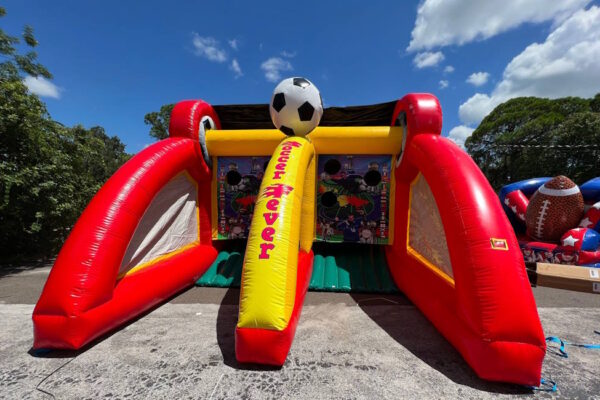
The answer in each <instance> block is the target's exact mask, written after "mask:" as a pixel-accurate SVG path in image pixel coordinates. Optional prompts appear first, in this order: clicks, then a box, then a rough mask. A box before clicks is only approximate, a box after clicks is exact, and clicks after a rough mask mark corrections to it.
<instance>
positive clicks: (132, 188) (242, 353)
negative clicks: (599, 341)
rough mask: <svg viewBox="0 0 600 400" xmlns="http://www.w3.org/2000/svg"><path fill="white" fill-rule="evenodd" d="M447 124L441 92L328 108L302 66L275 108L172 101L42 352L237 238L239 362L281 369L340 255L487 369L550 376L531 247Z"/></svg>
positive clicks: (209, 264) (480, 370) (107, 326)
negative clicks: (312, 293) (397, 293)
mask: <svg viewBox="0 0 600 400" xmlns="http://www.w3.org/2000/svg"><path fill="white" fill-rule="evenodd" d="M317 125H318V126H317ZM441 127H442V111H441V107H440V104H439V102H438V100H437V98H436V97H434V96H433V95H430V94H408V95H406V96H404V97H403V98H402V99H400V100H398V101H393V102H389V103H384V104H377V105H370V106H355V107H332V108H327V109H325V110H323V107H322V102H321V99H320V96H319V94H318V91H316V88H315V87H314V85H312V84H311V83H310V82H309V81H308V80H305V79H302V78H293V79H292V78H290V79H288V80H286V81H284V82H282V84H280V85H279V86H278V88H276V90H275V92H274V94H273V97H272V100H271V103H270V104H265V105H226V106H211V105H210V104H208V103H206V102H204V101H201V100H191V101H183V102H180V103H178V104H177V105H176V106H175V108H174V109H173V112H172V114H171V120H170V126H169V132H170V137H169V138H167V139H165V140H162V141H160V142H157V143H155V144H153V145H151V146H149V147H147V148H145V149H144V150H142V151H141V152H140V153H139V154H137V155H135V156H134V157H133V158H131V159H130V160H129V161H128V162H127V163H126V164H125V165H124V166H123V167H121V169H119V170H118V171H117V172H116V173H115V175H114V176H113V177H111V178H110V179H109V180H108V181H107V182H106V184H105V185H104V187H102V189H101V190H100V191H99V192H98V193H97V194H96V196H95V197H94V198H93V200H92V201H91V202H90V204H89V205H88V207H87V208H86V210H85V211H84V213H83V214H82V215H81V217H80V219H79V221H78V222H77V223H76V225H75V226H74V228H73V230H72V232H71V234H70V236H69V238H68V239H67V241H66V242H65V244H64V246H63V248H62V250H61V252H60V254H59V255H58V258H57V259H56V262H55V265H54V267H53V268H52V271H51V273H50V276H49V277H48V281H47V283H46V286H45V288H44V290H43V293H42V295H41V297H40V299H39V302H38V304H37V306H36V307H35V310H34V313H33V322H34V348H50V349H79V348H81V347H82V346H84V345H86V344H88V343H90V342H91V341H92V340H94V339H96V338H98V337H99V336H101V335H103V334H104V333H106V332H109V331H112V330H114V329H116V328H118V327H119V326H122V325H123V324H125V323H126V322H128V321H131V320H132V319H134V318H136V316H139V315H140V314H142V313H144V312H145V311H147V310H149V309H150V308H152V307H153V306H155V305H157V304H160V303H161V302H164V301H166V300H168V299H169V298H170V297H171V296H173V295H174V294H176V293H178V292H180V291H182V290H184V289H186V288H188V287H190V286H191V285H193V284H194V283H195V282H196V281H198V280H199V279H201V277H202V276H203V275H204V274H205V273H206V272H207V271H208V270H209V269H211V268H214V265H215V263H218V260H221V259H224V257H225V258H226V257H229V258H231V254H232V252H231V247H228V246H230V245H233V246H234V247H235V246H238V247H237V248H238V251H240V252H242V254H241V255H239V256H238V258H239V259H240V262H241V263H242V268H241V272H240V274H239V275H238V276H232V277H231V279H232V280H234V281H236V280H237V281H238V283H239V286H240V287H241V291H240V300H239V301H240V307H239V318H238V323H237V326H236V329H235V352H236V356H237V359H238V361H239V362H241V363H260V364H268V365H276V366H281V365H283V363H284V361H285V359H286V357H287V355H288V352H289V350H290V346H291V345H292V341H293V339H294V333H295V330H296V327H297V325H298V320H299V318H300V313H301V310H302V305H303V301H304V297H305V295H306V292H307V288H308V287H309V285H310V284H311V282H312V281H314V280H315V279H317V278H316V276H320V278H319V279H322V278H323V274H327V273H329V272H327V271H331V270H330V269H328V266H329V264H331V263H333V264H335V263H337V265H338V266H339V267H340V268H339V270H335V269H334V270H333V271H335V272H333V274H334V275H335V279H339V280H340V281H342V280H343V281H345V282H346V283H345V284H348V285H350V286H352V285H353V284H354V283H356V282H359V281H360V280H361V277H362V278H364V276H366V274H367V273H368V272H370V271H376V274H375V275H369V276H371V277H373V276H375V278H373V279H383V278H382V277H383V276H384V275H385V276H388V277H391V280H393V284H395V285H396V286H397V288H398V289H400V290H401V291H402V292H403V293H405V294H406V296H408V297H409V298H410V299H411V300H412V302H414V304H415V305H416V306H417V307H418V308H419V309H420V310H421V311H422V312H423V314H424V315H425V316H426V317H427V318H428V319H429V320H430V321H431V322H432V323H433V325H434V326H435V327H436V328H437V329H438V330H439V331H440V333H441V334H442V335H443V336H444V337H445V338H446V339H447V340H448V341H450V343H452V345H453V346H454V347H455V348H456V349H457V350H458V351H459V352H460V354H461V355H462V356H463V357H464V359H465V360H466V362H467V363H468V364H469V365H470V366H471V367H472V368H473V369H474V370H475V372H476V373H477V374H478V375H479V376H480V377H481V378H483V379H488V380H494V381H504V382H513V383H519V384H525V385H538V384H539V383H540V372H541V365H542V360H543V358H544V354H545V350H546V346H545V340H544V334H543V332H542V328H541V325H540V320H539V317H538V314H537V309H536V305H535V301H534V298H533V295H532V291H531V288H530V285H529V281H528V278H527V274H526V271H525V266H524V262H523V258H522V255H521V251H520V248H519V243H518V242H517V239H516V237H515V234H514V231H513V229H512V227H511V224H510V222H509V220H508V218H507V217H506V215H505V213H504V211H503V208H502V205H501V204H500V202H499V200H498V197H497V195H496V193H494V191H493V190H492V188H491V187H490V185H489V183H488V182H487V180H486V179H485V177H484V175H483V174H482V173H481V171H480V170H479V169H478V168H477V166H476V165H475V163H474V162H473V161H472V160H471V158H470V157H469V156H468V155H467V154H466V153H465V152H464V151H462V150H461V149H460V148H459V147H458V146H456V145H455V144H454V143H452V142H451V141H450V140H448V139H446V138H444V137H441V136H440V132H441ZM313 128H314V129H313ZM240 243H242V245H241V246H240V245H239V244H240ZM313 245H314V248H315V249H318V251H317V250H314V251H313ZM339 249H344V250H343V251H339ZM315 251H317V252H319V255H318V256H317V255H315ZM323 252H325V253H327V254H330V255H329V256H327V257H326V258H323V257H322V256H321V255H320V254H321V253H323ZM341 253H346V254H345V255H342V254H341ZM331 254H334V256H332V255H331ZM335 254H338V255H339V257H338V258H336V257H335ZM318 257H321V258H320V259H319V260H318ZM323 260H325V262H324V261H323ZM345 262H347V263H355V264H356V263H359V264H360V265H358V266H357V265H354V266H345V265H344V263H345ZM323 264H325V267H323ZM324 271H325V272H324ZM342 278H343V279H342ZM382 281H383V280H382ZM393 284H390V285H393ZM363 289H364V290H368V288H366V287H363ZM200 290H201V289H200ZM192 323H197V322H194V321H190V324H192ZM397 323H398V324H403V323H404V321H401V320H399V321H398V322H397ZM414 334H415V335H418V332H415V333H414Z"/></svg>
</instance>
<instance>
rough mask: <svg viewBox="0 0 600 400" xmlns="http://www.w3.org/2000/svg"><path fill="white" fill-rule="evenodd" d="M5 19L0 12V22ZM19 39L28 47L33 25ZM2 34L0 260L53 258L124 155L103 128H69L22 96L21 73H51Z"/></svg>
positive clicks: (33, 41) (116, 140)
mask: <svg viewBox="0 0 600 400" xmlns="http://www.w3.org/2000/svg"><path fill="white" fill-rule="evenodd" d="M4 14H5V11H4V9H2V8H0V17H1V16H3V15H4ZM23 39H24V42H25V44H26V45H27V46H29V47H34V46H36V45H37V40H36V39H35V37H34V35H33V30H32V29H31V27H26V28H25V31H24V33H23ZM19 42H20V40H19V38H16V37H13V36H10V35H8V34H6V33H5V32H4V31H3V30H1V29H0V54H1V55H2V56H3V58H4V59H5V60H6V61H4V62H3V63H0V226H2V229H1V230H0V259H1V260H2V261H4V262H6V261H9V260H11V259H15V258H33V257H40V256H42V257H43V256H49V255H53V254H55V253H56V251H57V250H58V248H59V247H60V245H61V244H62V242H63V241H64V240H65V238H66V236H67V234H68V232H69V230H70V229H71V226H72V225H73V224H74V222H75V221H76V219H77V218H78V217H79V215H80V214H81V212H82V211H83V209H84V208H85V206H86V205H87V203H88V202H89V201H90V199H91V198H92V196H93V195H94V194H95V193H96V191H97V190H98V189H99V188H100V186H101V185H102V184H103V183H104V182H105V181H106V180H107V179H108V178H109V177H110V176H111V175H112V173H113V172H114V171H115V170H116V169H117V168H119V166H120V165H121V164H123V163H124V162H125V161H126V160H127V159H128V158H129V156H128V155H127V154H126V153H125V145H124V144H123V143H121V141H120V140H119V138H117V137H109V136H108V135H106V133H105V132H104V129H103V128H101V127H93V128H91V129H85V128H84V127H82V126H75V127H73V128H68V127H65V126H63V125H61V124H60V123H58V122H56V121H54V120H52V118H50V115H49V114H48V112H47V110H46V107H45V105H44V103H43V102H42V101H41V100H40V99H39V98H38V97H37V96H36V95H33V94H31V93H29V92H28V90H27V87H26V86H25V85H24V83H23V75H32V76H44V77H46V78H48V79H50V78H51V77H52V76H51V75H50V73H49V72H48V71H47V70H46V68H45V67H44V66H43V65H41V64H39V63H38V62H37V56H36V54H35V52H28V53H26V54H25V55H20V54H19V53H18V52H17V49H16V48H15V45H16V44H18V43H19Z"/></svg>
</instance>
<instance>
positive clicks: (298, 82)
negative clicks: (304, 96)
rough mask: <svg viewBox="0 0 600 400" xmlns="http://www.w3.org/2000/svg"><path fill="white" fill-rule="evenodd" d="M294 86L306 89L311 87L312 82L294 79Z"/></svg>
mask: <svg viewBox="0 0 600 400" xmlns="http://www.w3.org/2000/svg"><path fill="white" fill-rule="evenodd" d="M294 86H300V87H301V88H302V89H304V88H307V87H309V86H310V82H309V81H307V80H306V79H304V78H294Z"/></svg>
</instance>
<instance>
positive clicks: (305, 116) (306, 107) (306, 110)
mask: <svg viewBox="0 0 600 400" xmlns="http://www.w3.org/2000/svg"><path fill="white" fill-rule="evenodd" d="M314 113H315V108H314V107H313V106H312V104H310V103H309V102H308V101H305V102H304V104H302V105H301V106H300V107H298V116H299V117H300V121H310V120H311V119H312V117H313V114H314Z"/></svg>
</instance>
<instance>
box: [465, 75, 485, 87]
mask: <svg viewBox="0 0 600 400" xmlns="http://www.w3.org/2000/svg"><path fill="white" fill-rule="evenodd" d="M489 78H490V74H489V73H487V72H473V73H472V74H471V75H469V77H468V78H467V83H470V84H471V85H473V86H483V85H485V84H486V83H487V81H488V79H489Z"/></svg>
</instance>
